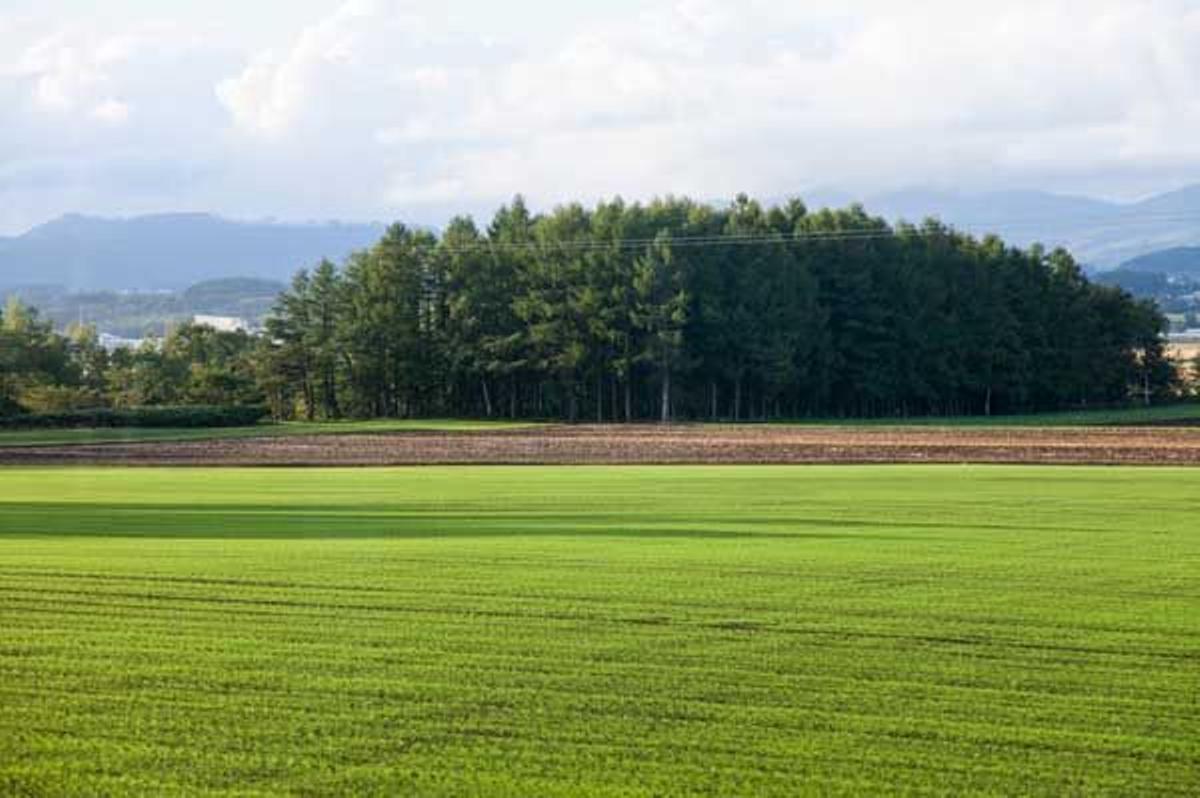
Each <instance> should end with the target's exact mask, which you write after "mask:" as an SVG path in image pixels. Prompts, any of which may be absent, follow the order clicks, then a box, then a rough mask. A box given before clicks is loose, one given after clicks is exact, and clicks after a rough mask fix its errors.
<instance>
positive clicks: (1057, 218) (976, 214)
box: [809, 185, 1200, 269]
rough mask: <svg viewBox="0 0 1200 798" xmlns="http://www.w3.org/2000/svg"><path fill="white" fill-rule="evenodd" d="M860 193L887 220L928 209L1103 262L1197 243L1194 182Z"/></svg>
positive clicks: (971, 228) (973, 228)
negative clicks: (1165, 186) (1131, 188)
mask: <svg viewBox="0 0 1200 798" xmlns="http://www.w3.org/2000/svg"><path fill="white" fill-rule="evenodd" d="M814 196H815V201H814V200H810V201H809V204H810V205H811V206H812V207H821V206H822V205H826V204H837V205H844V204H846V203H845V202H844V201H837V202H832V203H827V202H823V201H822V200H823V199H824V198H825V196H828V195H827V193H826V192H815V195H814ZM833 196H834V197H835V198H836V199H837V200H843V199H845V197H844V196H837V195H833ZM860 201H861V202H862V203H863V205H865V206H866V208H867V210H868V211H870V212H871V213H874V214H877V215H879V216H883V217H885V218H887V219H890V220H892V221H897V220H900V219H903V220H906V221H909V222H914V223H916V222H920V221H921V220H923V219H925V218H926V217H930V216H933V217H937V218H939V219H941V220H942V221H944V222H946V223H948V224H951V225H953V226H955V227H957V228H959V229H961V230H965V231H968V232H971V233H975V234H977V235H986V234H988V233H995V234H997V235H999V236H1000V237H1002V238H1003V239H1005V240H1006V241H1008V242H1010V243H1013V244H1018V245H1020V246H1028V245H1029V244H1032V243H1034V242H1040V243H1043V244H1045V245H1046V246H1048V247H1054V246H1065V247H1067V248H1068V249H1070V250H1071V251H1072V252H1073V253H1074V254H1075V256H1076V258H1077V259H1078V260H1080V261H1081V262H1083V263H1086V264H1090V265H1092V266H1095V267H1097V268H1101V269H1111V268H1115V267H1117V266H1119V265H1120V264H1122V263H1124V262H1125V261H1127V260H1130V259H1131V258H1135V257H1137V256H1140V255H1145V254H1148V253H1151V252H1154V251H1156V250H1162V249H1168V248H1172V247H1181V246H1187V245H1200V185H1198V186H1190V187H1188V188H1184V189H1180V190H1178V191H1172V192H1170V193H1167V194H1161V195H1158V196H1154V197H1150V198H1149V199H1145V200H1142V201H1140V202H1132V203H1117V202H1107V201H1104V200H1097V199H1089V198H1087V197H1074V196H1069V195H1060V194H1052V193H1048V192H1044V191H997V192H987V193H977V194H967V193H958V192H949V191H931V190H923V189H915V190H908V191H898V192H893V193H890V194H882V195H877V196H868V197H864V198H862V199H861V200H860Z"/></svg>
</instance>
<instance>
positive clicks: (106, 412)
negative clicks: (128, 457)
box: [0, 405, 267, 429]
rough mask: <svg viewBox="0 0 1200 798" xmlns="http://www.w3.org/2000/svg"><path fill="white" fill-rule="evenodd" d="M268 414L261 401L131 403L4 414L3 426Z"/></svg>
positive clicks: (205, 422)
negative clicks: (119, 406) (191, 404)
mask: <svg viewBox="0 0 1200 798" xmlns="http://www.w3.org/2000/svg"><path fill="white" fill-rule="evenodd" d="M266 415H267V408H265V407H261V406H258V405H239V406H194V407H131V408H125V409H111V408H97V409H94V410H64V411H61V412H55V413H27V414H22V415H8V416H0V429H60V428H71V427H245V426H250V425H252V424H257V423H258V422H259V421H261V420H262V419H263V417H264V416H266Z"/></svg>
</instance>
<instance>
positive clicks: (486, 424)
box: [0, 419, 536, 446]
mask: <svg viewBox="0 0 1200 798" xmlns="http://www.w3.org/2000/svg"><path fill="white" fill-rule="evenodd" d="M532 426H536V424H534V423H531V422H520V421H482V420H463V419H380V420H376V421H316V422H304V421H291V422H286V423H278V424H271V423H263V424H258V425H255V426H253V427H203V428H201V427H196V428H180V429H173V428H160V429H156V428H153V427H145V428H134V427H129V428H122V427H116V428H100V429H29V430H23V429H13V430H0V446H57V445H63V444H83V443H138V442H151V441H213V440H229V439H231V438H277V437H283V436H289V435H378V434H383V435H386V434H390V433H396V432H484V431H488V430H504V429H521V428H525V427H532Z"/></svg>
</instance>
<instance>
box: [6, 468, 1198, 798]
mask: <svg viewBox="0 0 1200 798" xmlns="http://www.w3.org/2000/svg"><path fill="white" fill-rule="evenodd" d="M1198 789H1200V470H1182V469H1180V470H1174V469H1117V468H1033V467H1028V468H1027V467H948V466H940V467H939V466H927V467H926V466H922V467H896V466H889V467H833V468H824V467H799V468H797V467H703V466H699V467H677V468H667V467H608V468H605V467H594V468H593V467H580V468H541V467H524V468H495V467H492V468H462V467H460V468H421V469H371V470H351V469H346V470H335V469H302V470H271V469H262V470H256V469H179V470H166V469H129V470H124V469H59V470H51V469H0V794H4V795H39V796H40V795H122V794H130V795H145V794H229V795H259V794H262V795H265V794H280V793H285V794H298V795H328V794H354V795H371V794H375V795H471V794H488V795H514V796H515V795H522V796H528V795H538V796H554V795H577V794H587V795H647V796H650V795H655V796H660V795H685V794H708V795H720V796H724V795H732V794H740V795H780V796H794V795H800V794H822V795H829V794H864V793H880V792H899V793H927V794H945V795H961V794H965V793H991V794H1005V795H1013V794H1029V795H1048V796H1049V795H1053V796H1061V795H1081V794H1089V795H1091V794H1110V795H1156V796H1158V795H1188V794H1191V795H1195V794H1196V792H1197V790H1198Z"/></svg>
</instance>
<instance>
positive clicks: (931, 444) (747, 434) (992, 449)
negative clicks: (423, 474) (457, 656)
mask: <svg viewBox="0 0 1200 798" xmlns="http://www.w3.org/2000/svg"><path fill="white" fill-rule="evenodd" d="M791 463H847V464H848V463H1028V464H1038V463H1044V464H1063V465H1081V464H1096V465H1200V429H1183V428H1150V427H1102V428H1095V427H1091V428H1040V427H1039V428H1035V427H1008V428H987V427H976V428H959V427H833V426H829V427H818V426H776V425H736V426H735V425H699V424H695V425H691V424H677V425H598V424H591V425H589V424H582V425H553V426H545V427H536V428H530V429H514V430H503V431H499V430H497V431H486V432H460V433H431V432H416V433H414V432H404V433H389V434H376V435H359V434H352V435H324V436H315V435H314V436H295V437H277V438H269V437H263V438H243V439H231V440H214V441H187V442H174V443H171V442H146V443H104V444H87V445H78V444H74V445H58V446H36V447H13V448H0V465H30V466H32V465H136V466H159V465H164V466H202V465H204V466H210V465H211V466H221V465H233V466H380V465H448V464H454V465H458V464H495V465H514V464H529V465H533V464H561V465H584V464H612V465H617V464H791Z"/></svg>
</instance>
